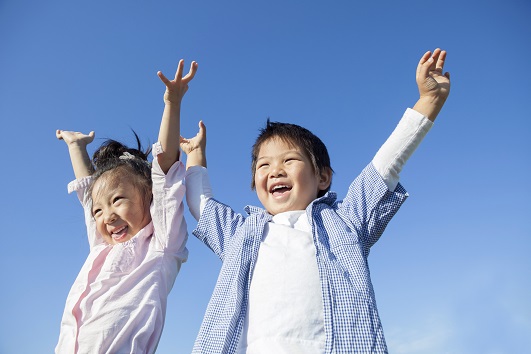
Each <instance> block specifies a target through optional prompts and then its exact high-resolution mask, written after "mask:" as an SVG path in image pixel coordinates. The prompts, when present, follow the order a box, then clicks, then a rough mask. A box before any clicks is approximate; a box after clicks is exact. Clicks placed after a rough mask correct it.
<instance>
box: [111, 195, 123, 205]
mask: <svg viewBox="0 0 531 354" xmlns="http://www.w3.org/2000/svg"><path fill="white" fill-rule="evenodd" d="M122 199H123V197H122V196H117V197H114V199H113V200H112V203H113V204H116V203H118V202H119V201H120V200H122Z"/></svg>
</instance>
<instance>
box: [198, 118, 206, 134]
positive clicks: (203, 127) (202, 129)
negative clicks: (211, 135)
mask: <svg viewBox="0 0 531 354" xmlns="http://www.w3.org/2000/svg"><path fill="white" fill-rule="evenodd" d="M198 125H199V134H200V135H201V136H205V135H206V125H205V123H203V121H202V120H200V121H199V124H198Z"/></svg>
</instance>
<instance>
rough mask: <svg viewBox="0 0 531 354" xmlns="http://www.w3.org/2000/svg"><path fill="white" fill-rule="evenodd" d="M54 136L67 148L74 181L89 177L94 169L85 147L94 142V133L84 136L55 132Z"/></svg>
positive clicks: (60, 131) (68, 132)
mask: <svg viewBox="0 0 531 354" xmlns="http://www.w3.org/2000/svg"><path fill="white" fill-rule="evenodd" d="M55 136H56V137H57V139H59V140H63V141H64V142H65V143H66V145H67V146H68V153H69V154H70V161H72V168H73V169H74V175H75V176H76V179H79V178H83V177H87V176H90V175H91V174H92V173H93V172H94V167H93V166H92V162H91V161H90V157H89V155H88V152H87V145H88V144H90V143H91V142H92V141H93V140H94V132H93V131H92V132H90V133H89V134H88V135H86V134H83V133H80V132H72V131H67V130H56V131H55Z"/></svg>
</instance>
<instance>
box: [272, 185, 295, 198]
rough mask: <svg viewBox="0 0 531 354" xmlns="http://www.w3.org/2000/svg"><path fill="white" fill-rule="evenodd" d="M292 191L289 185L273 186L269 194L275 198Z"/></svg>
mask: <svg viewBox="0 0 531 354" xmlns="http://www.w3.org/2000/svg"><path fill="white" fill-rule="evenodd" d="M290 190H291V187H290V186H288V185H285V184H278V185H276V186H273V187H272V188H271V189H270V190H269V193H271V194H273V196H275V197H276V196H280V195H282V194H284V193H286V192H288V191H290Z"/></svg>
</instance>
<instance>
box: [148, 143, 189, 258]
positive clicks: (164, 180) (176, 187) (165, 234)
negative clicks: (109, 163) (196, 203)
mask: <svg viewBox="0 0 531 354" xmlns="http://www.w3.org/2000/svg"><path fill="white" fill-rule="evenodd" d="M152 151H153V155H154V158H153V162H152V168H151V178H152V180H153V202H152V203H151V218H152V220H153V226H154V228H155V235H154V237H155V238H156V240H157V242H158V243H159V245H160V247H161V248H162V249H164V250H165V251H167V252H170V253H171V254H173V255H174V256H175V257H176V258H178V259H180V260H181V261H183V262H184V261H185V260H186V259H187V258H188V250H187V249H186V241H187V239H188V233H187V230H186V222H185V220H184V206H183V198H184V195H185V190H186V188H185V185H184V183H183V182H184V172H185V167H184V165H183V163H182V162H181V161H180V160H179V161H176V162H175V163H174V164H173V165H172V166H171V167H170V169H169V170H168V173H167V174H164V172H163V171H162V169H161V168H160V165H159V163H158V159H157V155H158V154H159V153H161V152H162V149H161V147H160V143H156V144H154V145H153V150H152Z"/></svg>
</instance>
